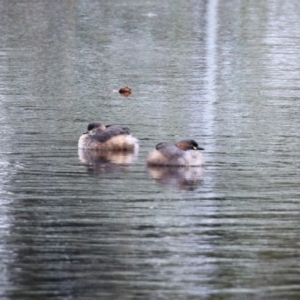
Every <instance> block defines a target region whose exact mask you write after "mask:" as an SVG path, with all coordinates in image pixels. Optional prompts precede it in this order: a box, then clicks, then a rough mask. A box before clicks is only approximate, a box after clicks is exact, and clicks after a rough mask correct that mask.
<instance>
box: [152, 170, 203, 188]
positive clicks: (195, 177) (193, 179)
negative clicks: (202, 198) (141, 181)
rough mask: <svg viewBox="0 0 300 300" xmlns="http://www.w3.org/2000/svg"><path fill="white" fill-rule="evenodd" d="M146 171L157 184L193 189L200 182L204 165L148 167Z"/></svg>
mask: <svg viewBox="0 0 300 300" xmlns="http://www.w3.org/2000/svg"><path fill="white" fill-rule="evenodd" d="M147 169H148V172H149V174H150V175H151V177H152V178H154V179H155V181H156V182H157V183H158V184H162V185H169V186H173V187H176V188H179V189H181V190H195V189H196V188H197V187H198V186H199V185H200V184H201V182H202V178H203V173H204V167H167V166H152V167H148V168H147Z"/></svg>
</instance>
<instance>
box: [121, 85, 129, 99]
mask: <svg viewBox="0 0 300 300" xmlns="http://www.w3.org/2000/svg"><path fill="white" fill-rule="evenodd" d="M119 93H120V94H121V95H123V96H124V97H128V96H129V95H130V94H131V93H132V90H131V88H130V87H129V86H127V85H126V86H124V87H122V88H120V89H119Z"/></svg>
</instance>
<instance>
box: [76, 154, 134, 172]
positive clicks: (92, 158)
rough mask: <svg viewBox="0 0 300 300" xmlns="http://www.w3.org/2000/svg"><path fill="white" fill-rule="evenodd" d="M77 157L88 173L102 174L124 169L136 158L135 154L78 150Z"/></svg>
mask: <svg viewBox="0 0 300 300" xmlns="http://www.w3.org/2000/svg"><path fill="white" fill-rule="evenodd" d="M136 150H137V149H136ZM78 156H79V159H80V161H81V162H82V163H83V164H85V165H86V166H87V167H88V170H89V171H93V173H94V172H96V173H103V172H112V171H120V170H124V169H126V167H127V165H128V164H130V163H132V162H133V161H134V159H135V158H136V156H137V152H125V151H99V150H84V149H78Z"/></svg>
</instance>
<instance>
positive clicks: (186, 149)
mask: <svg viewBox="0 0 300 300" xmlns="http://www.w3.org/2000/svg"><path fill="white" fill-rule="evenodd" d="M155 148H156V150H154V151H153V152H151V153H150V154H149V156H148V159H147V164H148V165H150V166H201V165H204V157H203V154H202V153H201V152H200V151H199V150H204V149H203V148H200V147H198V144H197V143H196V142H195V141H194V140H182V141H179V142H178V143H171V142H163V143H159V144H157V145H156V147H155Z"/></svg>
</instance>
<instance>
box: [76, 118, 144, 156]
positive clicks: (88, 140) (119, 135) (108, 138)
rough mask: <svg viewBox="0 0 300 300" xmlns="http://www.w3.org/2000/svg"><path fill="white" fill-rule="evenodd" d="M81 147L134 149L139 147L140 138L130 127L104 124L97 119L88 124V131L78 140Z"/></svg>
mask: <svg viewBox="0 0 300 300" xmlns="http://www.w3.org/2000/svg"><path fill="white" fill-rule="evenodd" d="M78 148H80V149H94V150H109V151H134V150H135V149H137V148H138V140H137V139H136V138H135V137H133V136H132V135H131V133H130V131H129V128H128V127H122V126H120V125H104V124H102V123H101V122H98V121H95V122H91V123H90V124H88V127H87V132H85V133H83V134H82V135H81V136H80V138H79V141H78Z"/></svg>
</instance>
